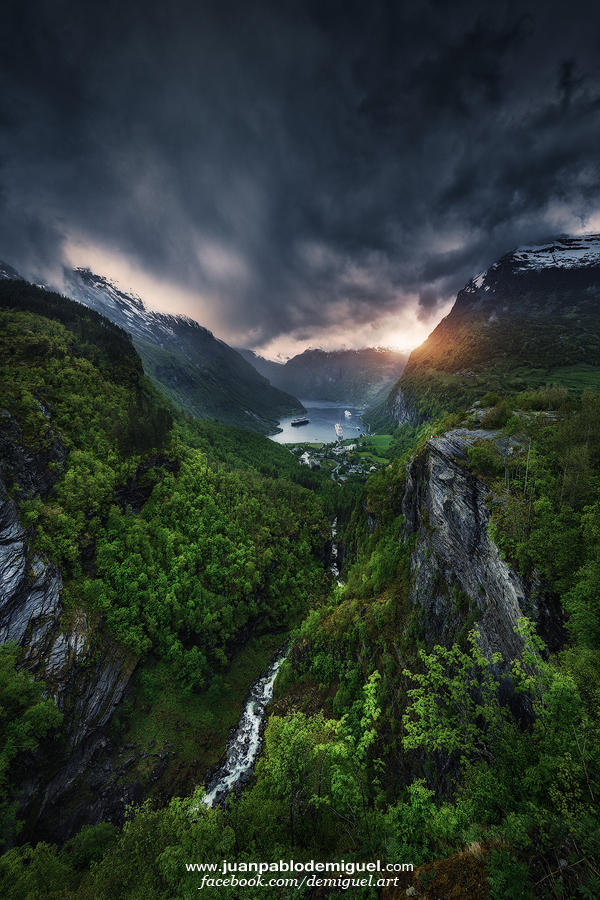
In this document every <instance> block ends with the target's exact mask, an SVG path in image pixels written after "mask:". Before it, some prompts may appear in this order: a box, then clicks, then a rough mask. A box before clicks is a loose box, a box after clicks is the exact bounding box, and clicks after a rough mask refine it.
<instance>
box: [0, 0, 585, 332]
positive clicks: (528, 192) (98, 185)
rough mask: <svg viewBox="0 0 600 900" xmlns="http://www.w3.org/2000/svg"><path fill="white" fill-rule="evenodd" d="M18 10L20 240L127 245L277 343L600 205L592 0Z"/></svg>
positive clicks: (7, 198) (32, 249)
mask: <svg viewBox="0 0 600 900" xmlns="http://www.w3.org/2000/svg"><path fill="white" fill-rule="evenodd" d="M0 19H1V21H0V68H1V72H2V91H1V94H0V214H1V220H0V258H5V259H6V260H7V261H8V262H12V263H13V264H15V265H17V266H20V267H21V268H22V269H24V270H25V271H26V272H27V273H28V274H34V273H41V274H44V273H48V272H49V271H51V270H52V269H56V264H57V262H59V261H60V260H61V254H62V251H63V247H64V244H65V241H66V240H67V239H69V240H71V241H72V240H83V241H85V242H87V243H89V244H95V245H98V246H100V247H104V248H106V249H108V250H113V251H114V250H118V251H119V252H121V253H122V254H125V255H126V256H128V257H130V258H131V259H132V260H133V261H135V262H136V263H137V265H139V266H141V267H143V268H144V269H145V270H146V271H148V272H150V273H152V274H154V275H155V276H157V277H159V278H161V279H163V280H165V281H167V282H170V283H172V284H173V285H174V286H179V287H184V288H187V289H191V290H192V291H195V292H197V293H198V295H201V296H203V297H210V298H212V302H215V303H216V302H218V303H219V306H220V313H219V315H220V318H221V320H222V321H223V323H225V325H224V327H225V330H227V328H229V330H230V332H231V333H236V334H243V333H244V332H246V333H247V334H249V335H250V334H251V335H252V340H253V343H255V344H257V343H260V342H264V341H267V340H270V339H272V338H274V337H277V336H280V335H288V334H295V335H296V336H298V335H303V334H305V335H310V334H315V333H316V332H318V331H319V329H322V328H327V327H330V326H331V325H332V324H333V323H336V322H339V324H340V330H341V331H344V330H346V331H348V330H352V329H353V328H358V327H360V326H362V325H364V324H366V323H368V322H370V321H372V320H373V318H377V317H382V316H385V315H386V314H389V313H392V312H394V311H395V310H401V309H402V307H403V305H406V304H413V305H414V304H417V305H418V309H419V314H420V316H421V317H423V318H425V319H427V318H429V317H431V316H432V315H434V314H435V311H436V309H437V308H438V307H439V305H440V303H442V302H444V301H445V300H447V299H448V297H449V296H450V295H452V294H453V293H454V292H455V291H456V290H457V289H458V288H459V287H461V286H462V284H463V283H464V282H465V280H466V279H467V278H468V277H469V276H470V275H472V274H473V273H474V272H476V271H478V270H480V269H482V268H484V267H486V266H487V265H489V263H490V262H491V261H493V259H494V258H495V257H496V256H497V255H498V254H499V253H501V252H503V251H505V250H506V249H508V248H510V247H511V246H513V245H515V244H518V243H519V242H521V241H523V240H526V241H531V240H534V239H536V238H538V237H545V236H546V235H547V234H548V233H550V232H558V231H562V230H566V229H570V228H573V227H574V226H575V225H577V224H580V225H585V223H586V221H588V218H589V217H590V216H593V215H595V214H598V212H600V171H599V164H598V138H599V134H600V130H599V126H600V69H599V64H598V60H599V59H600V54H599V50H600V13H599V12H598V10H597V7H596V5H595V4H592V3H584V2H573V3H570V4H569V5H568V7H567V6H566V5H565V4H564V3H563V2H554V0H549V2H546V3H544V4H540V3H539V2H538V0H532V2H497V3H494V4H482V3H481V2H480V0H477V2H460V0H458V2H455V3H452V4H449V3H447V2H435V0H430V2H404V3H402V2H395V3H394V2H371V3H364V2H360V3H359V2H341V0H339V2H327V0H319V2H317V0H315V2H303V3H294V2H273V3H261V2H256V3H250V4H246V3H241V2H227V0H220V2H202V0H201V2H181V0H175V2H172V3H169V4H164V3H152V2H139V3H135V2H127V0H121V2H120V3H115V2H110V0H109V2H105V3H102V4H97V5H95V7H94V8H91V7H90V5H89V4H75V3H72V2H66V0H62V2H61V0H58V2H57V0H53V2H45V3H44V2H31V3H28V4H23V3H22V2H20V3H10V2H9V3H5V4H4V5H3V11H2V13H1V14H0ZM198 316H199V318H202V310H201V309H200V307H199V312H198Z"/></svg>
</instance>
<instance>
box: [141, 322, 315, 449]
mask: <svg viewBox="0 0 600 900" xmlns="http://www.w3.org/2000/svg"><path fill="white" fill-rule="evenodd" d="M134 343H135V346H136V349H137V350H138V352H139V354H140V356H141V358H142V361H143V363H144V370H145V371H146V372H147V373H148V374H149V375H150V376H151V378H152V379H153V381H154V382H155V384H156V385H157V386H158V387H159V388H160V389H161V390H163V391H164V392H165V393H166V394H167V396H168V397H169V398H170V399H171V401H172V402H173V403H174V404H175V406H177V407H179V408H180V409H183V410H185V411H186V412H188V413H190V414H191V415H193V416H197V417H199V418H201V419H217V420H218V421H220V422H223V423H225V424H227V425H234V426H238V427H241V428H248V429H250V430H252V431H258V432H260V433H262V434H272V433H274V432H275V431H276V430H277V423H278V421H279V419H280V418H281V417H282V416H284V415H290V414H292V413H294V412H300V411H301V409H302V406H301V404H299V403H298V401H297V400H296V399H295V398H294V397H291V396H290V395H288V394H285V393H283V392H282V391H279V390H277V389H276V388H274V387H272V386H271V385H270V384H269V383H268V382H267V381H263V379H262V378H261V376H260V375H258V373H256V372H255V371H254V369H253V368H252V367H251V366H250V364H249V363H246V362H245V360H240V361H239V362H240V368H242V370H241V371H238V370H237V369H236V368H232V365H230V364H228V363H227V359H229V355H227V358H226V359H225V361H223V360H219V359H218V358H216V359H214V360H204V359H203V360H202V363H201V364H199V363H196V362H194V361H193V358H190V356H188V354H187V353H184V352H183V351H178V350H175V349H167V348H162V347H159V346H157V345H156V344H153V343H150V342H149V341H143V340H141V339H139V338H136V339H135V340H134ZM230 356H231V359H233V361H234V363H235V362H236V360H235V356H234V354H233V351H231V352H230ZM242 363H243V367H242ZM246 366H247V371H246V369H245V367H246ZM248 373H250V374H251V376H252V377H251V379H250V382H247V378H246V376H247V375H248Z"/></svg>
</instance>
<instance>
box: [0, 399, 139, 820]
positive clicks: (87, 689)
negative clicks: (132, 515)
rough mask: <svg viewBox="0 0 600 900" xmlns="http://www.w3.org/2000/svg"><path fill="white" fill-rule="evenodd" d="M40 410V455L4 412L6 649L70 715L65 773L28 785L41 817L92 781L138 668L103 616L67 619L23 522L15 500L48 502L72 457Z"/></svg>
mask: <svg viewBox="0 0 600 900" xmlns="http://www.w3.org/2000/svg"><path fill="white" fill-rule="evenodd" d="M40 411H41V412H42V414H43V415H44V417H45V418H47V419H48V422H49V425H48V431H47V434H46V439H45V441H44V447H42V448H41V449H39V450H38V451H37V452H32V451H31V450H30V449H28V448H27V447H26V445H25V443H24V441H23V439H22V433H21V429H20V427H19V425H18V423H17V422H16V421H15V419H14V418H13V417H12V416H10V415H9V413H8V412H6V411H5V410H4V411H1V412H0V643H6V642H9V641H10V642H13V643H15V644H17V645H19V646H20V647H21V648H22V657H21V664H22V665H23V666H24V667H25V668H26V669H28V670H29V671H30V672H32V673H33V674H34V676H35V677H36V678H37V679H39V680H41V681H43V683H44V686H45V691H46V694H47V696H50V697H52V698H53V699H54V700H55V702H56V705H57V707H58V708H59V710H60V711H61V712H62V713H63V716H64V718H63V728H62V732H61V736H62V738H63V741H64V755H63V767H62V768H61V772H60V773H59V775H58V776H55V777H54V778H52V779H51V780H50V783H48V779H49V778H50V777H51V774H52V773H51V771H50V770H45V769H44V765H42V767H41V768H42V769H43V770H44V771H37V767H34V768H35V769H36V770H35V771H32V772H31V773H30V775H29V776H28V778H27V780H26V783H24V784H23V786H22V793H21V804H22V806H23V807H29V808H30V809H31V807H32V806H34V807H35V808H36V809H37V810H38V813H37V815H38V817H39V816H41V815H42V813H44V815H46V813H47V811H48V810H49V809H51V808H52V807H53V806H56V805H57V804H58V801H59V799H60V798H61V797H62V795H63V794H64V792H65V791H66V790H67V789H68V788H70V786H71V785H72V784H73V782H74V781H75V780H76V779H78V778H80V777H81V776H82V775H85V776H86V777H88V776H89V775H90V772H89V769H88V766H89V763H90V761H91V760H92V759H94V758H96V757H98V755H99V753H100V751H101V749H102V748H103V746H104V744H105V743H106V737H105V726H106V725H107V723H108V722H109V720H110V718H111V717H112V714H113V712H114V711H115V709H116V707H117V706H118V704H119V703H120V701H121V699H122V697H123V693H124V691H125V689H126V687H127V684H128V682H129V680H130V678H131V675H132V672H133V670H134V668H135V665H136V658H135V657H134V656H132V654H130V653H128V652H127V651H125V650H124V649H123V648H122V647H120V646H119V645H118V644H117V643H116V642H115V641H114V640H112V639H111V638H109V637H108V636H107V635H105V634H104V633H103V630H102V626H101V622H100V621H99V619H98V618H96V619H94V620H90V617H89V616H88V614H86V613H85V612H84V611H83V610H78V609H70V610H69V612H68V615H67V614H65V611H64V609H63V604H62V600H61V592H62V587H63V581H62V576H61V573H60V571H59V570H58V568H57V567H56V566H54V565H52V564H51V563H49V562H48V561H47V560H44V559H43V558H42V557H41V556H39V555H38V554H36V553H35V552H33V550H32V548H31V546H30V536H29V535H28V534H27V531H26V529H25V528H24V527H23V525H22V523H21V521H20V519H19V512H18V507H17V502H16V499H15V497H16V498H23V497H26V498H27V497H32V496H41V497H46V496H48V494H49V492H50V491H51V489H52V486H53V484H54V483H55V481H56V479H57V478H58V477H59V475H60V468H61V466H62V463H63V462H64V459H65V457H66V450H65V447H64V445H63V443H62V441H61V440H60V437H59V436H56V435H55V434H54V433H53V431H52V428H51V425H50V413H49V411H48V410H46V409H45V408H44V407H42V406H41V405H40ZM50 463H55V465H50ZM8 485H10V488H11V492H10V493H9V490H8V487H7V486H8ZM11 494H12V495H14V496H11ZM42 794H43V800H42V796H41V795H42ZM40 801H41V802H40ZM111 803H112V804H113V805H114V803H115V800H114V797H113V798H112V799H111ZM35 815H36V814H34V817H35ZM31 818H32V817H30V821H31ZM75 818H78V817H77V816H76V817H75ZM88 820H89V819H88ZM97 820H99V819H97ZM63 836H64V837H68V836H69V834H68V832H65V833H64V835H63Z"/></svg>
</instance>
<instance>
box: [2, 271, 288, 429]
mask: <svg viewBox="0 0 600 900" xmlns="http://www.w3.org/2000/svg"><path fill="white" fill-rule="evenodd" d="M63 274H64V279H63V285H62V291H63V293H64V294H65V295H66V296H67V297H69V298H70V299H73V300H76V301H77V302H79V303H82V304H83V305H84V306H87V307H88V308H89V309H93V310H95V311H96V312H98V313H100V314H101V315H103V316H105V317H106V318H108V319H109V320H110V321H111V322H114V323H115V324H116V325H118V326H119V327H121V328H122V329H123V330H124V331H126V332H127V333H128V334H130V335H131V336H132V339H133V342H134V345H135V347H136V349H137V351H138V353H139V354H140V356H141V358H142V362H143V365H144V370H145V371H146V373H147V374H148V375H149V377H150V378H151V379H152V380H153V381H154V383H155V384H156V385H157V386H158V387H159V388H160V389H161V390H163V391H164V392H165V393H166V395H167V396H168V397H169V399H170V400H171V401H172V402H173V403H174V404H175V406H176V407H178V408H180V409H183V410H184V411H185V412H187V413H189V414H190V415H192V416H195V417H197V418H200V419H207V418H214V419H217V420H218V421H221V422H223V423H224V424H227V425H236V426H239V427H242V428H247V429H249V430H251V431H258V432H260V433H262V434H273V433H276V432H277V430H278V421H279V419H280V418H281V417H282V416H284V415H289V414H293V413H296V412H302V411H303V409H304V407H303V406H302V404H301V403H300V402H299V401H298V400H297V399H296V398H295V397H292V396H290V395H289V394H287V393H285V392H283V391H281V390H279V389H278V388H276V387H273V386H272V385H271V384H270V383H269V381H268V379H266V378H264V376H261V375H260V374H259V373H257V372H256V370H255V369H254V367H253V366H251V365H250V364H249V363H248V362H247V361H246V360H245V359H244V358H243V357H242V356H241V355H240V354H239V353H238V352H237V351H236V350H234V349H233V348H232V347H230V346H229V345H228V344H227V343H225V341H222V340H220V339H219V338H217V337H215V335H214V334H213V333H212V332H211V331H210V330H209V329H208V328H205V327H204V326H203V325H201V324H200V323H199V322H196V321H195V320H194V319H192V318H191V317H189V316H186V315H172V314H169V313H162V312H157V311H155V310H152V309H149V308H148V307H147V306H146V304H145V303H144V301H143V300H142V299H141V297H139V296H138V295H136V294H128V293H125V292H124V291H122V290H121V289H120V288H119V287H118V286H117V285H116V284H115V283H114V282H112V281H111V280H110V279H109V278H106V277H105V276H102V275H97V274H95V273H93V272H92V271H91V270H90V269H87V268H77V269H65V270H64V273H63ZM0 279H6V280H15V281H17V280H20V281H23V280H24V279H22V277H21V276H20V275H19V273H18V272H17V271H16V270H15V269H14V268H13V267H12V266H10V265H8V264H6V263H1V262H0Z"/></svg>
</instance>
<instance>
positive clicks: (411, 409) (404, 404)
mask: <svg viewBox="0 0 600 900" xmlns="http://www.w3.org/2000/svg"><path fill="white" fill-rule="evenodd" d="M389 414H390V416H391V418H392V419H393V420H394V422H395V423H396V425H417V424H418V422H419V421H420V417H419V414H418V411H417V409H416V407H415V406H414V404H413V403H411V402H410V400H409V399H408V397H407V396H406V393H405V392H404V391H403V390H402V388H401V387H400V385H399V384H398V385H397V386H396V387H395V388H394V390H393V391H392V393H391V395H390V399H389Z"/></svg>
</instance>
